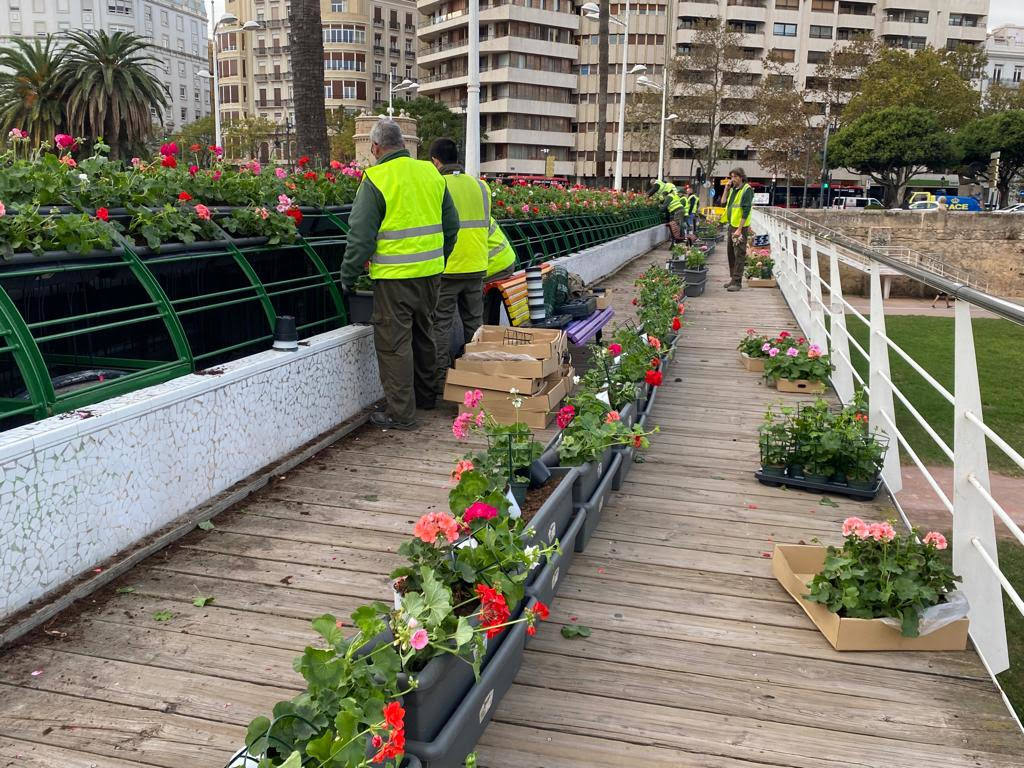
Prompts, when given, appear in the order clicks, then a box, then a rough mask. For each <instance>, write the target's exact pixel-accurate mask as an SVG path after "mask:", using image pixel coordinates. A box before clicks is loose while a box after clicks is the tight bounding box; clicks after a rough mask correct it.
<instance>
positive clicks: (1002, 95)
mask: <svg viewBox="0 0 1024 768" xmlns="http://www.w3.org/2000/svg"><path fill="white" fill-rule="evenodd" d="M981 106H982V109H983V111H984V112H986V113H991V112H1005V111H1006V110H1008V109H1024V88H1011V87H1010V86H1008V85H1006V84H1005V83H990V84H989V86H988V87H987V88H986V89H985V93H984V95H983V96H982V101H981Z"/></svg>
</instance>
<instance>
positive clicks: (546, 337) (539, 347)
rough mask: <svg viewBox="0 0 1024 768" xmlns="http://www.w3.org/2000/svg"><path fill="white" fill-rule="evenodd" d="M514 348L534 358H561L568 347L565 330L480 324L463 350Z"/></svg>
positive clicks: (486, 350) (557, 359)
mask: <svg viewBox="0 0 1024 768" xmlns="http://www.w3.org/2000/svg"><path fill="white" fill-rule="evenodd" d="M494 351H501V352H515V353H518V354H523V355H529V356H530V357H533V358H535V359H537V360H546V359H548V358H554V359H555V360H556V361H559V362H561V360H562V358H563V357H564V356H565V355H566V354H567V353H568V351H569V341H568V339H567V337H566V335H565V331H560V330H557V329H554V330H552V329H548V328H509V327H506V326H501V325H482V326H480V328H479V330H478V331H477V333H476V335H475V336H474V337H473V341H471V342H470V343H469V344H467V345H466V352H467V353H471V352H494Z"/></svg>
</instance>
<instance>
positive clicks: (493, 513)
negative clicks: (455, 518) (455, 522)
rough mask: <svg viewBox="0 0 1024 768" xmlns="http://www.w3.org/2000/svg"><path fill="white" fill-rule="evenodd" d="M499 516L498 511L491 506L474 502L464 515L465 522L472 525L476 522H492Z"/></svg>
mask: <svg viewBox="0 0 1024 768" xmlns="http://www.w3.org/2000/svg"><path fill="white" fill-rule="evenodd" d="M497 516H498V510H497V509H496V508H494V507H492V506H491V505H490V504H484V503H483V502H482V501H474V502H473V503H472V504H470V505H469V507H467V508H466V511H465V512H464V513H463V515H462V520H463V522H466V523H471V522H473V521H474V520H492V519H494V518H495V517H497Z"/></svg>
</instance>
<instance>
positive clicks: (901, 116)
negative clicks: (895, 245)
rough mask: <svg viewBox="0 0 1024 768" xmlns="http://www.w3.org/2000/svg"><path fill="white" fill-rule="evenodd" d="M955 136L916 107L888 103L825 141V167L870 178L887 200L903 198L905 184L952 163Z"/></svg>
mask: <svg viewBox="0 0 1024 768" xmlns="http://www.w3.org/2000/svg"><path fill="white" fill-rule="evenodd" d="M958 158H959V154H958V151H957V149H956V147H955V146H954V143H953V137H952V135H951V134H949V133H948V132H947V131H945V130H943V128H942V126H941V125H940V123H939V121H938V120H937V119H936V116H935V115H934V114H933V113H931V112H930V111H928V110H926V109H922V108H920V107H912V106H910V107H887V108H885V109H880V110H877V111H873V112H870V113H868V114H865V115H862V116H860V117H858V118H857V119H856V120H853V121H852V122H849V123H847V124H846V125H845V126H843V127H842V128H841V129H840V130H839V132H838V133H836V134H835V136H834V137H833V138H832V141H831V143H830V145H829V157H828V160H829V166H830V167H832V168H851V169H853V170H855V171H856V172H857V173H860V174H863V175H866V176H870V177H871V179H872V180H874V182H875V183H876V184H879V185H880V186H882V188H883V189H884V190H885V204H886V205H887V206H894V205H897V204H899V203H900V201H902V199H903V195H904V192H905V190H906V187H907V183H908V182H909V181H910V179H912V178H913V177H914V176H918V175H920V174H922V173H924V172H925V171H926V170H928V169H944V168H946V167H948V166H950V165H954V164H956V162H957V161H958Z"/></svg>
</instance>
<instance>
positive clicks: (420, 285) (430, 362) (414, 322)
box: [370, 275, 441, 423]
mask: <svg viewBox="0 0 1024 768" xmlns="http://www.w3.org/2000/svg"><path fill="white" fill-rule="evenodd" d="M440 283H441V276H440V275H433V276H431V277H414V278H408V279H405V280H375V281H374V283H373V316H372V318H371V320H370V321H371V322H372V323H373V346H374V348H375V349H376V350H377V367H378V369H379V370H380V383H381V385H382V386H383V387H384V397H385V398H387V402H388V415H389V416H391V418H392V419H394V420H395V421H398V422H402V423H408V422H410V421H414V420H415V419H416V403H417V401H419V402H421V403H428V402H430V403H432V402H433V400H434V376H435V372H434V369H435V365H436V363H437V351H436V349H435V347H434V333H433V322H434V319H433V318H434V308H435V307H436V306H437V291H438V287H439V286H440Z"/></svg>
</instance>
